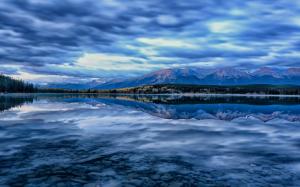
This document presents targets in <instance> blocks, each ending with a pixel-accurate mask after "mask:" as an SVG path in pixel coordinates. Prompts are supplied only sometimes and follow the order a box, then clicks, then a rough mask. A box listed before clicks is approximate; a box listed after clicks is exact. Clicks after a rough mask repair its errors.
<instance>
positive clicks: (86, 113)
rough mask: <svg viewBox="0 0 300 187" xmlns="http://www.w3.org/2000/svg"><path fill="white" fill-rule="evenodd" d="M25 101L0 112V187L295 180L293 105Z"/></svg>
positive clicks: (277, 101) (282, 101)
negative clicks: (4, 186) (20, 104)
mask: <svg viewBox="0 0 300 187" xmlns="http://www.w3.org/2000/svg"><path fill="white" fill-rule="evenodd" d="M26 97H29V96H26ZM26 97H25V98H26ZM29 98H31V100H29V101H24V104H23V105H22V106H21V107H19V106H18V107H16V106H13V105H11V106H12V108H10V109H9V110H5V111H3V112H1V113H0V124H1V125H0V176H1V177H0V186H2V185H8V186H26V185H28V186H84V185H86V186H97V185H98V186H126V185H127V186H247V185H248V186H251V185H252V186H273V185H282V186H297V185H298V184H299V182H300V175H299V173H300V156H299V155H300V154H299V153H300V150H299V148H300V145H299V141H300V134H299V133H298V132H299V130H300V122H299V112H300V110H299V105H300V103H299V99H298V98H278V97H276V98H256V99H254V98H241V97H238V98H233V97H226V98H222V97H173V96H172V97H167V96H159V97H158V96H151V97H146V96H142V97H136V96H113V97H112V96H103V95H102V96H99V95H34V96H30V97H29ZM5 101H7V102H8V103H9V100H5ZM254 101H255V102H254ZM8 103H6V104H5V105H6V106H9V104H8ZM5 109H7V107H6V108H5Z"/></svg>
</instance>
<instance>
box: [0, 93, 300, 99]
mask: <svg viewBox="0 0 300 187" xmlns="http://www.w3.org/2000/svg"><path fill="white" fill-rule="evenodd" d="M66 94H68V95H70V94H74V95H115V96H122V95H131V96H184V97H207V96H214V97H283V98H284V97H286V98H298V97H300V95H274V94H231V93H228V94H218V93H211V94H207V93H161V94H137V93H68V92H66V93H0V96H18V95H66Z"/></svg>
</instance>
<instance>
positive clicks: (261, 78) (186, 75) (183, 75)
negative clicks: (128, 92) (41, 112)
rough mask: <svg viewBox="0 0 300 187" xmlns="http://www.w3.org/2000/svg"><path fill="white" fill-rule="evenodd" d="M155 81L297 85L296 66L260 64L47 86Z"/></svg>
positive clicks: (108, 86)
mask: <svg viewBox="0 0 300 187" xmlns="http://www.w3.org/2000/svg"><path fill="white" fill-rule="evenodd" d="M155 84H195V85H247V84H271V85H286V84H289V85H300V68H288V69H284V70H282V69H275V68H269V67H262V68H260V69H257V70H253V71H248V70H243V69H241V68H232V67H225V68H215V69H205V68H198V67H184V68H173V69H163V70H158V71H155V72H152V73H149V74H146V75H143V76H139V77H134V78H126V79H114V80H110V81H107V82H95V81H94V82H91V83H86V84H59V85H57V84H56V85H51V88H65V89H99V90H101V89H102V90H104V89H117V88H127V87H136V86H143V85H155ZM49 87H50V86H49Z"/></svg>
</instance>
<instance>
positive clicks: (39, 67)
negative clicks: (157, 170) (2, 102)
mask: <svg viewBox="0 0 300 187" xmlns="http://www.w3.org/2000/svg"><path fill="white" fill-rule="evenodd" d="M299 12H300V3H299V2H296V1H293V0H275V1H272V3H270V2H269V1H267V0H253V1H238V0H232V1H223V0H195V1H184V0H173V1H163V0H153V1H148V0H130V1H129V0H122V1H121V0H99V1H92V0H64V1H62V0H52V1H41V0H3V1H1V2H0V38H1V40H0V65H1V72H4V73H5V74H16V73H17V72H15V71H6V70H4V67H8V66H13V67H15V65H16V66H18V67H19V68H18V70H16V71H19V72H27V73H32V74H35V73H36V74H44V75H58V76H62V75H65V76H72V77H78V78H82V77H92V78H96V77H110V75H113V76H117V75H120V76H126V75H135V74H137V72H138V69H140V67H138V68H136V67H137V66H136V64H137V63H141V65H142V63H147V66H145V69H144V71H143V72H142V73H144V72H145V71H151V70H154V69H158V68H161V67H171V66H174V65H190V64H194V63H195V62H201V60H206V59H210V60H212V61H214V59H215V58H218V61H219V62H221V63H223V64H228V65H229V66H230V65H236V64H240V63H239V62H243V61H245V62H246V61H247V62H249V63H251V65H249V66H251V67H257V66H260V65H261V64H263V65H272V66H278V67H283V66H299V65H298V64H299V61H298V59H299V57H298V56H297V55H295V54H296V53H299V42H298V43H297V42H296V41H299V40H300V14H299ZM141 38H144V40H142V41H146V42H141V40H140V39H141ZM151 40H153V41H151ZM157 41H158V42H157ZM217 45H221V46H229V47H216V46H217ZM232 46H233V47H232ZM91 53H92V54H95V53H98V54H103V55H105V58H102V56H103V55H102V56H101V55H100V57H101V58H100V57H99V58H97V59H92V61H93V60H94V62H89V61H90V60H91V58H87V59H83V60H82V59H81V60H82V63H81V64H79V63H78V59H80V58H81V57H83V56H86V57H88V56H89V55H88V54H91ZM109 55H111V56H112V59H113V60H111V66H118V64H120V68H119V69H120V70H119V71H117V72H116V71H115V70H114V71H113V70H111V71H110V69H115V68H111V67H105V68H103V67H102V65H101V62H103V60H106V61H109V58H108V57H107V56H109ZM125 57H130V58H132V61H131V62H129V61H128V59H124V58H125ZM95 62H99V64H98V65H97V66H95V67H94V68H91V66H92V65H95V64H97V63H95ZM124 63H126V64H128V65H127V67H128V68H127V69H123V71H122V68H124V67H125V65H124ZM130 63H132V64H133V66H132V70H131V71H130V70H129V69H130V67H131V66H130ZM104 64H106V66H109V65H107V64H108V62H105V63H104ZM218 64H220V63H218ZM199 65H201V63H200V64H199ZM2 66H3V68H2ZM66 67H67V68H66ZM24 78H26V77H24Z"/></svg>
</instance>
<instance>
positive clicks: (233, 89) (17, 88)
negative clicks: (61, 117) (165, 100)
mask: <svg viewBox="0 0 300 187" xmlns="http://www.w3.org/2000/svg"><path fill="white" fill-rule="evenodd" d="M0 93H94V94H186V93H189V94H261V95H300V86H299V85H270V84H253V85H193V84H191V85H189V84H156V85H144V86H137V87H129V88H120V89H106V90H104V89H86V90H77V89H55V88H39V87H37V86H35V85H33V84H31V83H26V82H24V81H22V80H16V79H13V78H11V77H8V76H5V75H0Z"/></svg>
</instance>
